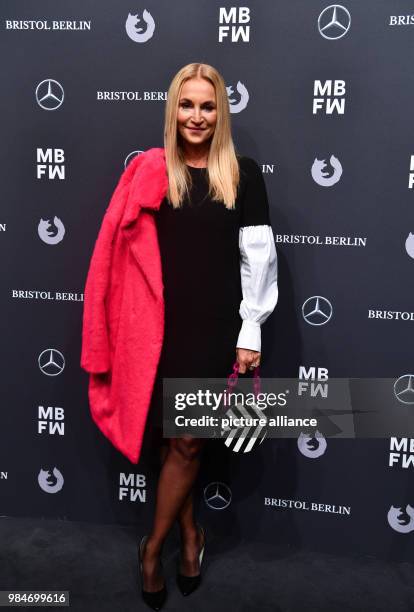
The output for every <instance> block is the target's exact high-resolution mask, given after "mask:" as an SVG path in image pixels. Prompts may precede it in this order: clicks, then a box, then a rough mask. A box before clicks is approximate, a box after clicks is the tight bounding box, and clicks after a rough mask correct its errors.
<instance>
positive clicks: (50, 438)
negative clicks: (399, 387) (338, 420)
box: [0, 0, 414, 558]
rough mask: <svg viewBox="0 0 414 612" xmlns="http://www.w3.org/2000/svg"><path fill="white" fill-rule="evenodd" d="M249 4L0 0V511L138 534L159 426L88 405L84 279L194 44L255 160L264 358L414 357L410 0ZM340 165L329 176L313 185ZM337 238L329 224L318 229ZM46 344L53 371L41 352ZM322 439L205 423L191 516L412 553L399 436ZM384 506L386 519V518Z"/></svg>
mask: <svg viewBox="0 0 414 612" xmlns="http://www.w3.org/2000/svg"><path fill="white" fill-rule="evenodd" d="M246 4H247V3H245V4H241V5H240V6H234V5H231V6H230V5H229V6H227V5H226V6H223V5H221V4H220V3H217V2H215V1H214V0H209V1H208V2H202V1H199V2H196V3H195V2H190V1H183V0H182V1H180V2H177V3H175V4H173V5H171V3H170V2H166V1H163V0H155V1H152V2H151V3H149V4H148V5H141V4H136V3H130V2H125V1H124V0H120V1H119V2H116V3H113V2H108V1H105V0H104V1H102V2H99V3H97V2H91V1H90V0H89V1H85V0H83V1H82V2H80V1H75V0H72V1H71V2H66V3H63V4H60V6H57V5H56V3H55V2H47V1H45V0H42V1H39V2H37V3H32V2H29V1H21V2H10V1H3V3H2V9H1V12H2V18H1V30H2V32H1V39H0V40H1V54H0V61H1V63H2V85H3V94H2V96H1V97H0V104H1V112H0V117H1V119H2V130H1V133H2V139H1V145H0V146H1V149H2V164H1V170H2V188H3V191H2V209H1V219H0V230H1V231H0V244H1V249H2V251H1V253H2V257H1V266H2V274H1V294H0V296H1V297H0V300H1V311H2V316H1V325H2V333H1V340H2V342H1V358H2V374H3V384H2V385H1V400H2V410H1V426H0V493H1V502H0V513H1V514H2V515H4V516H31V517H50V518H59V519H67V520H86V521H96V522H106V523H109V522H115V523H124V524H136V525H137V530H138V531H140V532H141V531H142V532H144V526H145V527H146V526H147V525H148V523H149V521H150V517H151V514H152V509H153V504H154V492H155V485H156V462H155V458H154V452H153V449H152V448H151V443H150V442H146V445H145V448H144V452H143V455H142V458H141V461H140V463H139V464H138V465H137V466H134V465H132V464H130V463H129V462H128V460H126V459H125V458H124V457H122V456H121V455H120V453H118V452H117V451H116V450H115V449H113V448H112V447H111V445H110V444H109V442H108V441H107V440H106V439H105V438H104V437H103V436H102V434H101V433H100V432H99V430H98V429H97V428H96V426H95V425H94V424H93V422H92V420H91V418H90V414H89V408H88V402H87V375H86V374H85V373H84V372H83V371H82V370H81V369H80V366H79V360H80V339H81V335H80V334H81V319H82V292H83V288H84V282H85V278H86V272H87V269H88V264H89V260H90V256H91V253H92V248H93V245H94V241H95V239H96V236H97V233H98V230H99V227H100V223H101V220H102V217H103V213H104V211H105V209H106V207H107V205H108V203H109V199H110V196H111V194H112V192H113V190H114V188H115V185H116V183H117V181H118V179H119V176H120V174H121V172H122V171H123V168H124V165H125V163H126V161H127V159H130V158H131V157H132V155H134V154H136V152H140V151H143V150H146V149H148V148H150V147H154V146H162V145H163V139H162V132H163V112H164V103H165V97H166V91H167V88H168V85H169V83H170V81H171V78H172V76H173V75H174V74H175V73H176V72H177V70H178V69H179V68H181V67H182V66H183V65H185V64H187V63H189V62H193V61H201V62H206V63H209V64H212V65H213V66H215V67H217V69H218V70H219V71H220V72H221V73H222V74H223V76H224V79H225V81H226V85H227V86H228V88H230V87H231V88H232V90H230V89H228V92H229V94H230V96H229V97H230V100H231V106H232V110H233V111H238V112H233V113H232V127H233V135H234V140H235V143H236V147H237V150H238V151H239V152H240V153H242V154H245V155H248V156H251V157H253V158H255V159H256V160H257V161H258V163H259V164H260V165H261V166H262V168H263V172H264V176H265V180H266V184H267V188H268V192H269V198H270V202H271V214H272V224H273V229H274V233H275V238H276V241H277V249H278V257H279V290H280V298H279V303H278V306H277V308H276V310H275V312H274V314H273V315H272V317H271V318H270V319H269V320H268V321H267V322H266V324H265V325H264V327H263V347H262V349H263V351H262V352H263V361H262V363H263V366H262V375H263V376H285V377H296V376H298V374H299V368H300V366H303V367H304V368H306V369H309V368H312V367H315V368H327V370H328V373H329V377H389V378H395V379H397V378H399V377H401V376H404V375H406V374H410V373H412V372H413V357H412V346H413V335H412V326H413V322H412V320H411V318H412V316H413V315H412V312H411V310H412V307H413V288H412V278H413V265H414V262H413V251H412V250H411V255H410V248H409V244H410V242H408V243H407V244H408V246H406V239H407V238H408V237H409V234H410V232H414V221H413V203H412V191H411V187H410V159H411V155H414V147H413V141H412V103H413V94H414V87H413V81H412V57H413V56H412V52H413V42H412V36H413V27H414V25H413V24H412V23H411V21H414V19H413V18H412V17H411V16H410V15H407V10H408V9H407V3H406V2H403V1H400V2H397V1H392V2H391V1H382V0H369V1H368V0H366V1H365V2H363V3H361V2H359V1H349V0H348V1H347V2H346V5H340V6H338V8H337V10H336V13H335V9H334V7H331V8H328V7H329V4H328V3H323V2H319V1H316V0H311V1H309V0H303V1H300V0H290V1H289V2H288V1H285V0H283V1H281V0H278V1H275V2H270V1H268V2H261V3H250V4H249V6H246ZM325 9H326V10H325ZM144 10H147V11H148V12H149V15H147V13H145V15H146V16H147V17H146V20H144V21H141V22H140V25H142V32H143V35H144V37H148V36H149V38H148V40H146V41H145V42H143V41H141V42H138V41H135V40H133V37H134V36H133V35H132V37H131V36H130V35H129V34H128V33H127V30H128V31H129V32H130V33H131V32H132V31H133V30H134V21H136V20H134V18H133V17H132V16H133V15H134V14H138V17H140V18H141V17H142V16H143V11H144ZM220 11H222V12H221V13H220ZM129 15H130V17H128V16H129ZM220 15H221V17H220ZM334 17H336V18H337V20H338V22H339V25H335V24H332V23H331V22H332V20H333V19H334ZM56 23H57V27H56ZM126 24H127V27H126ZM152 24H153V25H154V26H155V28H154V31H153V34H152V36H151V35H150V33H151V31H152ZM325 26H327V27H325ZM146 33H147V34H148V33H149V34H148V36H147V35H146ZM232 35H234V37H233V40H232ZM220 36H222V40H221V41H220ZM50 79H51V80H52V82H51V84H50V91H49V90H48V87H49V80H50ZM318 83H320V86H321V87H320V88H319V90H318ZM315 84H316V85H315ZM315 87H316V89H315ZM330 87H331V90H330V89H329V88H330ZM103 92H107V94H104V93H103ZM114 92H128V94H119V95H116V94H115V93H114ZM48 93H50V94H52V95H47V94H48ZM55 94H56V97H54V95H55ZM44 96H46V97H44ZM105 97H106V98H109V99H102V98H105ZM123 97H125V98H126V99H122V98H123ZM128 98H130V99H128ZM243 107H244V108H243ZM240 108H241V110H240ZM39 151H40V152H41V154H45V155H46V162H42V161H41V160H42V157H41V156H40V158H38V155H39ZM47 151H49V154H51V155H52V156H53V157H52V159H47ZM62 156H63V160H64V161H63V163H62V162H61V159H62ZM128 156H130V157H128ZM331 156H334V157H335V159H333V158H331ZM330 159H331V162H332V165H331V164H330V162H329V160H330ZM315 160H326V162H327V165H326V168H323V169H322V170H321V171H319V170H318V168H320V165H318V163H315V165H314V162H315ZM44 164H45V165H44ZM322 165H323V164H322ZM56 166H57V167H58V171H59V172H60V173H61V174H60V175H59V172H58V173H57V174H53V173H54V172H55V171H56ZM312 167H313V168H314V173H313V174H312V172H311V169H312ZM339 167H341V168H342V175H341V176H340V178H339V180H338V181H337V182H335V184H333V185H331V186H325V185H324V184H321V183H324V182H325V180H326V178H327V179H328V182H333V181H329V179H330V177H331V176H333V177H334V179H335V177H338V176H339V173H338V168H339ZM413 171H414V170H413ZM325 173H326V174H325ZM314 176H315V178H314ZM318 177H319V178H318ZM324 177H325V178H324ZM42 220H43V222H42ZM48 220H49V221H51V225H50V226H49V228H48V223H47V221H48ZM53 220H54V221H53ZM39 224H40V225H39ZM63 230H64V235H63V238H62V234H63ZM292 236H297V237H300V236H304V238H296V242H295V241H294V239H292ZM312 236H319V242H320V244H317V243H315V239H312ZM309 237H311V238H309ZM326 237H328V238H326ZM332 237H343V240H342V241H339V240H337V242H340V243H341V242H342V244H326V242H327V241H329V240H330V241H331V242H332V241H333V240H332ZM53 242H55V244H51V243H53ZM29 291H32V292H39V293H32V294H30V293H28V292H29ZM19 292H21V293H19ZM40 292H43V293H40ZM59 294H65V295H63V296H62V295H59ZM69 294H72V295H69ZM318 295H319V296H323V297H325V298H326V299H328V300H329V302H330V304H331V306H332V317H331V319H330V320H329V322H328V323H327V324H326V325H319V326H315V325H310V324H308V323H307V322H306V321H305V319H304V317H303V316H302V305H303V303H304V302H305V300H306V299H308V298H309V297H311V296H318ZM370 310H371V311H389V312H391V313H395V312H397V313H398V312H405V313H411V314H409V315H407V316H406V320H401V319H399V318H397V317H398V314H391V315H388V317H389V318H384V317H382V318H381V317H379V316H378V313H377V315H376V316H375V317H372V316H370ZM371 314H372V313H371ZM50 349H53V351H54V352H53V353H52V356H53V361H54V362H56V363H57V366H58V367H59V368H60V369H56V370H53V367H54V366H53V363H52V364H49V366H47V365H46V366H45V363H46V364H47V362H48V357H49V356H50ZM43 351H46V352H45V353H44V352H43ZM39 359H40V362H39ZM63 360H64V362H63ZM39 363H40V365H39ZM63 365H64V367H63V369H62V366H63ZM40 366H41V367H40ZM41 368H43V369H41ZM322 442H324V441H321V440H319V441H318V440H315V439H313V440H309V441H308V442H307V443H306V444H305V447H306V448H307V449H308V452H306V450H305V452H302V451H303V447H302V451H301V450H300V448H299V446H298V444H297V441H296V440H293V439H291V440H284V441H282V440H280V441H278V440H266V441H265V442H264V443H263V444H262V445H260V446H259V447H258V448H256V449H255V450H254V451H253V452H251V453H249V454H246V455H245V456H243V455H241V454H240V453H238V454H237V453H234V452H232V451H231V450H228V449H227V448H226V447H224V445H223V444H220V442H217V441H214V442H211V444H210V445H209V447H208V449H207V450H206V455H207V457H206V461H204V462H203V466H202V470H201V472H200V478H199V483H198V485H199V486H198V489H197V490H198V493H199V496H198V512H199V514H200V515H201V516H202V517H203V520H204V521H205V523H207V524H208V525H209V528H210V529H211V530H214V531H215V532H216V533H217V534H222V540H223V546H224V545H225V542H226V541H229V538H228V533H229V530H230V529H231V530H232V533H233V535H234V537H246V538H249V539H253V540H254V539H266V540H268V541H269V540H270V541H274V542H275V543H286V544H297V545H299V546H303V547H308V548H313V549H320V550H327V551H336V552H339V553H341V552H342V553H348V552H352V551H357V552H362V553H367V554H373V555H377V556H379V557H398V558H410V556H411V557H412V553H411V555H410V552H409V551H410V548H411V547H412V538H413V537H414V536H413V534H412V533H411V529H413V526H411V523H412V522H414V519H413V518H412V517H411V518H410V516H409V515H408V514H406V513H404V512H402V511H403V510H405V509H406V506H407V504H410V503H411V504H413V505H414V491H413V487H412V469H413V468H412V466H410V467H408V468H404V467H402V464H401V460H402V457H401V456H400V457H399V458H398V460H397V461H396V462H395V464H394V465H393V466H392V467H391V466H389V457H390V442H391V441H390V439H380V440H373V439H370V440H368V439H367V440H334V439H328V440H326V442H327V444H326V448H325V449H322V448H321V446H320V444H321V443H322ZM397 444H399V441H397ZM318 449H320V451H321V452H318ZM322 450H323V452H322ZM408 453H409V451H408ZM216 483H217V484H216ZM269 500H273V502H271V501H269ZM280 500H292V501H290V502H289V501H286V502H281V501H280ZM272 503H273V505H270V504H272ZM283 504H284V505H285V507H280V505H282V506H283ZM312 504H321V505H318V506H315V505H312ZM295 505H296V507H295ZM290 506H293V507H290ZM392 506H393V507H394V508H397V509H401V510H397V511H396V514H399V513H400V514H399V518H398V519H395V517H394V520H393V519H392V518H391V519H390V520H388V518H387V517H388V516H389V514H388V513H389V511H390V509H391V507H392ZM407 511H408V512H410V507H408V509H407ZM391 512H392V511H391ZM393 516H394V515H393ZM401 525H402V528H401V527H400V526H401ZM401 531H406V532H407V533H402V532H401Z"/></svg>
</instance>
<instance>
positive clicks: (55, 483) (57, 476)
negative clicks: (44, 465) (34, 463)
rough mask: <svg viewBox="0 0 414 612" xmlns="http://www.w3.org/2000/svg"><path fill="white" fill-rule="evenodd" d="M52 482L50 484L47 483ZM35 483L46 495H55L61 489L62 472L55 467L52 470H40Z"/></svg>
mask: <svg viewBox="0 0 414 612" xmlns="http://www.w3.org/2000/svg"><path fill="white" fill-rule="evenodd" d="M49 479H51V480H52V482H50V481H49ZM37 481H38V483H39V486H40V488H41V489H42V490H43V491H46V493H57V492H58V491H60V490H61V488H62V487H63V482H64V481H63V476H62V472H61V471H60V470H58V469H57V468H56V467H55V468H53V471H52V470H42V469H41V470H40V472H39V474H38V476H37Z"/></svg>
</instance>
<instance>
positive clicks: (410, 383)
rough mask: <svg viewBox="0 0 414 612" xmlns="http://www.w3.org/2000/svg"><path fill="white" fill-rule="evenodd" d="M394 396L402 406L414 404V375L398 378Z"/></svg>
mask: <svg viewBox="0 0 414 612" xmlns="http://www.w3.org/2000/svg"><path fill="white" fill-rule="evenodd" d="M394 395H395V397H396V398H397V400H398V401H400V402H401V403H402V404H414V374H404V376H400V377H399V378H397V380H396V381H395V383H394Z"/></svg>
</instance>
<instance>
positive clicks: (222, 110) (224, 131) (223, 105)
mask: <svg viewBox="0 0 414 612" xmlns="http://www.w3.org/2000/svg"><path fill="white" fill-rule="evenodd" d="M194 77H198V78H203V79H208V80H209V81H210V82H211V84H212V85H213V87H214V89H215V93H216V108H217V123H216V127H215V130H214V134H213V136H212V139H211V143H210V150H209V154H208V166H207V177H208V179H209V185H210V186H209V195H210V196H211V198H212V199H213V200H216V201H222V202H223V203H224V205H225V206H226V208H234V206H235V201H236V197H237V186H238V184H239V178H240V172H239V164H238V161H237V157H236V150H235V146H234V143H233V139H232V135H231V125H230V108H229V100H228V96H227V90H226V85H225V82H224V79H223V77H222V76H221V74H220V73H219V72H218V71H217V70H216V69H215V68H213V66H209V65H208V64H199V63H193V64H187V65H186V66H183V68H181V70H179V71H178V72H177V74H176V75H175V76H174V78H173V80H172V81H171V84H170V87H169V89H168V95H167V103H166V105H165V123H164V150H165V161H166V165H167V172H168V183H169V187H168V191H167V197H168V199H169V200H170V202H171V204H172V205H173V207H174V208H179V207H180V206H181V205H182V202H183V199H184V197H185V196H186V195H188V193H189V189H190V187H191V182H192V179H191V174H190V172H189V170H188V168H187V167H186V164H185V159H184V154H183V151H182V148H181V147H180V144H179V141H178V133H177V132H178V130H177V114H178V103H179V99H180V95H181V89H182V87H183V84H184V82H185V81H187V80H188V79H191V78H194Z"/></svg>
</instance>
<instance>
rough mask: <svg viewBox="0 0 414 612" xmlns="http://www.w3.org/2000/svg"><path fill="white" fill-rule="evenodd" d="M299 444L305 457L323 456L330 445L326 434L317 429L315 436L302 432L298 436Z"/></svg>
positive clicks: (315, 457)
mask: <svg viewBox="0 0 414 612" xmlns="http://www.w3.org/2000/svg"><path fill="white" fill-rule="evenodd" d="M297 444H298V449H299V451H300V452H301V453H302V455H303V456H304V457H309V459H317V458H318V457H321V456H322V455H323V454H324V453H325V451H326V447H327V446H328V444H327V442H326V438H325V436H324V435H323V434H321V433H320V432H319V431H316V432H315V435H314V436H311V435H310V434H305V433H301V434H300V436H299V437H298V442H297Z"/></svg>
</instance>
